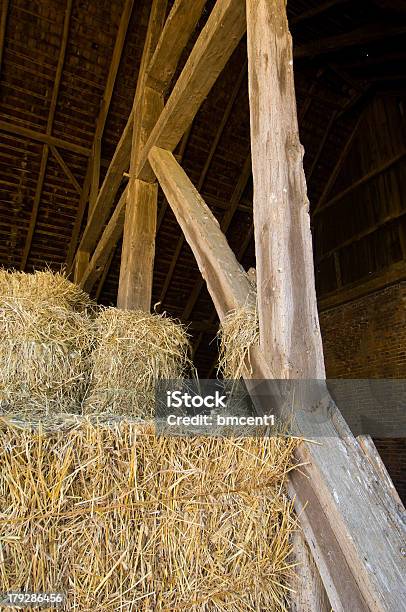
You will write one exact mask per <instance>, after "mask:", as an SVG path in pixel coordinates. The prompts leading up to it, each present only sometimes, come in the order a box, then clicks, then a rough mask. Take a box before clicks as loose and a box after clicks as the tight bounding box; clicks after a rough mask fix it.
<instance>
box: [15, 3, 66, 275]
mask: <svg viewBox="0 0 406 612" xmlns="http://www.w3.org/2000/svg"><path fill="white" fill-rule="evenodd" d="M72 4H73V0H67V3H66V9H65V17H64V22H63V32H62V41H61V47H60V50H59V57H58V64H57V68H56V74H55V80H54V86H53V89H52V97H51V103H50V108H49V113H48V120H47V129H46V133H47V136H51V134H52V127H53V123H54V117H55V111H56V105H57V102H58V94H59V86H60V84H61V78H62V70H63V65H64V63H65V55H66V47H67V44H68V36H69V25H70V18H71V13H72ZM48 154H49V145H48V144H45V145H44V147H43V150H42V158H41V165H40V173H39V177H38V182H37V188H36V191H35V196H34V202H33V207H32V212H31V219H30V224H29V226H28V232H27V236H26V240H25V245H24V250H23V255H22V259H21V265H20V267H21V270H25V266H26V265H27V259H28V256H29V254H30V250H31V244H32V239H33V236H34V231H35V225H36V222H37V216H38V210H39V205H40V202H41V195H42V186H43V184H44V179H45V174H46V169H47V162H48Z"/></svg>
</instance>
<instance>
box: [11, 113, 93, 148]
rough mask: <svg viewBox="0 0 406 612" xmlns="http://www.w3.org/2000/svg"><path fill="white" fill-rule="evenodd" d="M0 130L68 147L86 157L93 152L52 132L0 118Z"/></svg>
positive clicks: (56, 145) (60, 146)
mask: <svg viewBox="0 0 406 612" xmlns="http://www.w3.org/2000/svg"><path fill="white" fill-rule="evenodd" d="M0 130H3V131H4V132H7V133H9V134H15V135H17V136H24V138H28V139H30V140H35V141H37V142H42V143H45V144H48V145H54V146H55V147H59V148H61V149H66V150H67V151H72V152H73V153H77V154H78V155H83V156H84V157H89V155H90V153H91V149H88V148H87V147H82V146H80V145H77V144H75V143H73V142H68V141H67V140H64V139H63V138H58V137H57V136H51V135H50V134H43V133H42V132H38V131H36V130H33V129H31V128H27V127H24V126H22V125H16V124H13V123H9V122H8V121H3V120H0Z"/></svg>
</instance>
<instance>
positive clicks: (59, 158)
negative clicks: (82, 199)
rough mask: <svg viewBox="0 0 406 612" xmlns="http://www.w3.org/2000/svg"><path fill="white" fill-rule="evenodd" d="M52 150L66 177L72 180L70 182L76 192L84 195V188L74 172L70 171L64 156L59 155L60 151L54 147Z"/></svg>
mask: <svg viewBox="0 0 406 612" xmlns="http://www.w3.org/2000/svg"><path fill="white" fill-rule="evenodd" d="M50 149H51V152H52V155H53V156H54V157H55V159H56V161H57V162H58V164H59V165H60V167H61V168H62V170H63V171H64V172H65V174H66V176H67V177H68V179H69V180H70V182H71V183H72V185H73V186H74V188H75V189H76V191H77V192H78V193H82V187H81V186H80V185H79V183H78V182H77V180H76V179H75V177H74V176H73V174H72V171H71V170H70V168H69V166H68V165H67V164H66V162H65V160H64V159H63V157H62V155H61V154H60V153H59V151H58V149H57V148H56V147H54V146H53V145H51V146H50Z"/></svg>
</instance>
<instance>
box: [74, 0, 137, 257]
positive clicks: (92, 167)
mask: <svg viewBox="0 0 406 612" xmlns="http://www.w3.org/2000/svg"><path fill="white" fill-rule="evenodd" d="M133 5H134V0H126V2H125V4H124V8H123V12H122V13H121V18H120V23H119V26H118V30H117V36H116V40H115V44H114V49H113V55H112V58H111V62H110V67H109V72H108V75H107V81H106V86H105V88H104V93H103V98H102V101H101V105H100V111H99V114H98V117H97V120H96V127H95V134H94V138H93V145H92V149H91V152H92V156H91V158H90V159H89V161H88V165H87V168H86V175H85V180H84V184H83V190H82V194H81V198H80V201H79V205H78V211H77V215H76V219H75V223H74V227H73V231H72V236H71V241H70V244H69V248H68V254H67V265H68V267H70V266H71V264H72V261H73V257H74V252H75V249H76V245H77V242H78V238H79V234H80V228H81V226H82V221H83V216H84V214H85V210H86V205H87V202H88V199H89V197H90V202H89V204H90V205H89V215H91V212H92V211H93V210H94V208H95V206H96V202H97V198H98V192H99V177H100V159H101V140H102V136H103V132H104V126H105V124H106V119H107V115H108V112H109V108H110V103H111V98H112V95H113V90H114V84H115V81H116V77H117V72H118V68H119V66H120V61H121V56H122V53H123V48H124V42H125V37H126V34H127V29H128V25H129V22H130V18H131V13H132V9H133ZM131 121H132V115H131V116H130V118H129V120H128V122H129V123H131ZM130 129H132V124H131V127H130ZM120 141H121V140H120ZM125 153H127V155H128V156H129V151H128V152H127V151H125ZM113 159H114V158H113ZM127 167H128V164H127V165H125V167H123V169H122V170H121V173H120V176H119V182H118V185H117V189H118V186H119V184H120V181H121V177H122V173H123V172H124V170H125V169H126V168H127ZM107 176H110V175H109V171H107V175H106V178H107ZM115 193H116V192H114V195H115ZM107 214H108V213H107ZM103 224H104V221H101V225H102V226H103ZM78 250H81V251H87V252H90V249H86V248H82V249H81V248H80V247H79V249H78Z"/></svg>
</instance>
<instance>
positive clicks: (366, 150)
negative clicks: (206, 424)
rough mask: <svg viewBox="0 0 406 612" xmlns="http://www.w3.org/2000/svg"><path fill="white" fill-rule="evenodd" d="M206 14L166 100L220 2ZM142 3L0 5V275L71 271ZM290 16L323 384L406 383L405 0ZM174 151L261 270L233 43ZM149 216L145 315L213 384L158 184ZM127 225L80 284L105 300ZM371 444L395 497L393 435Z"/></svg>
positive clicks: (299, 9) (244, 102)
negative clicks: (171, 322)
mask: <svg viewBox="0 0 406 612" xmlns="http://www.w3.org/2000/svg"><path fill="white" fill-rule="evenodd" d="M174 4H175V3H174V2H173V1H169V2H168V3H167V14H170V11H171V8H172V7H173V5H174ZM200 4H204V7H203V10H202V13H201V16H200V17H199V19H198V21H197V25H196V27H195V29H194V31H193V34H192V36H191V38H190V40H189V42H188V43H187V46H186V48H185V49H184V51H183V53H182V55H181V57H180V60H179V62H178V64H177V67H176V71H175V72H174V74H173V75H171V79H170V82H168V83H167V84H166V85H165V87H164V88H163V94H164V101H167V100H168V99H169V97H170V95H171V92H172V91H173V87H174V85H175V84H176V82H177V79H178V77H179V75H180V74H181V72H182V69H183V68H184V66H185V64H186V62H187V59H188V57H189V55H190V52H191V50H192V49H193V46H194V44H195V42H196V40H197V39H198V37H199V34H200V33H201V32H202V30H203V28H204V26H205V24H206V23H207V20H208V18H209V16H210V14H211V11H212V10H213V7H214V5H215V4H216V3H215V2H214V0H207V2H206V3H200ZM150 10H151V0H136V1H133V0H108V1H107V0H66V1H65V0H57V1H55V0H30V1H29V2H26V1H23V0H2V5H1V22H0V133H1V139H0V207H1V213H0V215H1V216H0V265H1V266H3V267H5V268H8V269H16V270H21V271H25V272H31V271H34V270H38V269H44V268H50V269H52V270H55V271H57V270H61V269H65V270H66V271H67V272H68V273H69V274H70V276H71V277H72V279H73V278H75V280H78V281H80V280H81V277H83V271H82V272H81V274H80V273H79V272H80V270H79V267H80V266H79V265H78V264H80V253H81V252H82V250H81V244H83V237H84V235H85V231H86V226H87V224H88V222H89V219H91V217H92V211H93V210H94V206H95V205H96V204H97V199H98V196H99V194H100V192H101V190H102V186H103V184H104V181H105V180H106V176H107V175H108V173H109V171H110V169H111V165H110V164H111V162H112V160H113V159H114V156H115V154H116V152H117V151H118V149H119V148H120V142H121V140H122V138H123V132H124V131H125V130H126V128H128V125H129V121H130V120H131V116H132V111H133V103H134V95H135V92H136V87H137V79H138V75H139V71H140V65H141V59H142V54H143V49H144V43H145V38H146V34H147V29H148V21H149V16H150ZM287 16H288V20H289V28H290V31H291V34H292V39H293V58H294V59H293V61H294V81H295V92H296V103H297V116H298V124H299V132H300V140H301V143H302V145H303V147H304V170H305V175H306V181H307V191H308V197H309V202H310V216H311V228H312V237H313V251H314V272H315V280H316V290H317V305H318V312H319V317H320V326H321V332H322V338H323V346H324V356H325V363H326V370H327V376H328V377H329V378H399V379H401V378H406V331H405V330H406V326H405V322H406V317H405V299H406V291H405V288H406V285H405V280H406V216H405V213H406V203H405V199H404V193H405V191H406V184H405V183H406V172H405V167H406V160H405V153H406V148H405V142H406V139H405V136H406V126H405V93H406V86H405V85H406V80H405V77H406V71H405V65H406V62H405V59H406V52H405V34H406V6H405V3H404V2H403V1H402V0H358V1H357V2H352V1H350V0H318V1H315V0H311V1H308V0H306V1H305V0H289V1H288V2H287ZM132 120H133V121H136V120H137V117H136V116H135V117H134V116H133V119H132ZM130 125H131V124H130ZM174 155H175V158H176V160H177V161H178V162H179V163H180V164H181V166H182V168H183V169H184V170H185V172H186V174H187V176H188V177H189V178H190V180H191V181H192V183H193V184H194V185H195V187H196V188H197V190H198V191H199V193H200V194H201V195H202V197H203V199H204V201H205V202H206V204H207V205H208V206H209V208H210V210H211V211H212V213H213V214H214V216H215V217H216V219H217V220H218V222H219V224H220V227H221V230H222V231H223V232H224V234H225V235H226V237H227V241H228V243H229V245H230V247H231V249H232V250H233V251H234V253H235V255H236V257H237V259H238V261H239V262H240V264H241V265H242V267H243V268H244V269H245V270H249V269H251V268H255V267H256V257H255V240H254V219H253V180H252V167H251V145H250V111H249V87H248V59H247V40H246V36H245V35H244V36H243V37H242V39H241V41H240V42H239V44H238V45H237V46H236V48H235V50H234V51H233V53H232V54H231V57H230V58H229V60H228V61H227V63H226V65H225V67H224V69H223V70H222V72H221V74H220V76H219V78H218V79H217V80H216V82H215V83H214V85H213V87H212V88H211V90H210V92H209V93H208V95H207V97H206V98H205V100H204V101H203V103H202V104H201V106H200V108H199V110H198V112H197V114H196V116H195V117H194V119H193V122H192V123H191V125H190V127H189V129H187V130H186V131H185V133H184V134H183V137H182V139H181V140H180V142H179V144H178V145H177V147H176V149H175V151H174ZM95 160H96V162H95ZM124 164H126V167H125V170H124V171H121V172H120V176H119V179H118V183H117V184H118V187H117V189H116V190H115V193H114V194H113V197H112V198H111V201H109V206H108V209H107V210H106V211H105V215H104V216H103V217H102V218H101V219H100V221H99V222H97V219H96V221H95V223H94V227H96V230H95V231H96V234H97V236H95V239H94V241H93V242H94V243H93V245H92V248H91V250H90V253H88V259H87V261H86V260H85V262H84V263H85V267H86V266H88V265H89V259H91V257H92V255H93V253H94V252H95V248H96V245H97V243H98V240H99V239H100V236H101V235H102V233H103V230H104V229H105V228H106V227H107V225H108V223H109V221H111V219H112V217H113V214H114V213H115V212H116V210H117V207H118V204H119V203H120V201H121V198H122V197H123V194H124V193H125V190H126V188H127V185H128V183H129V168H130V156H129V153H128V154H127V158H126V161H125V162H124ZM156 223H157V227H156V241H155V258H154V272H153V284H152V299H151V310H153V311H154V312H157V313H164V312H166V313H168V314H169V315H170V316H171V317H174V318H177V319H179V320H180V321H182V322H183V323H185V324H186V325H187V326H188V329H189V333H190V334H191V337H192V344H193V361H194V364H195V366H196V368H197V371H198V373H199V376H200V377H201V378H212V377H215V376H216V374H217V362H218V342H217V338H216V334H217V331H218V325H219V319H218V315H217V313H216V309H215V307H214V305H213V301H212V298H211V296H210V294H209V292H208V290H207V288H206V284H205V282H204V280H203V279H202V276H201V273H200V271H199V268H198V265H197V263H196V259H195V255H194V253H193V251H192V249H191V248H190V246H189V245H188V243H187V241H186V239H185V237H184V234H183V232H182V229H181V228H180V226H179V224H178V222H177V220H176V218H175V215H174V214H173V212H172V210H171V206H170V205H169V204H168V202H167V200H166V198H165V196H164V194H163V192H162V190H161V189H159V196H158V211H157V221H156ZM123 226H124V218H122V217H120V223H118V226H117V227H118V230H117V227H116V234H115V235H114V237H113V238H111V240H110V244H109V250H108V252H107V253H104V254H103V259H102V264H101V265H98V266H96V267H95V268H94V269H93V270H92V273H91V274H90V275H88V276H87V277H86V279H87V280H86V283H85V284H84V285H83V287H84V288H85V289H86V290H87V291H89V293H90V295H91V296H92V297H93V298H94V299H96V300H97V302H98V303H99V304H102V305H106V306H107V305H114V306H115V305H116V304H117V296H118V292H119V282H120V265H121V261H122V260H121V254H122V233H123ZM375 444H376V446H377V448H378V450H379V452H380V454H381V457H382V459H383V461H384V463H385V465H386V468H387V470H388V472H389V474H390V476H391V478H392V480H393V482H394V484H395V486H396V488H397V490H398V493H399V495H400V496H401V497H402V498H403V499H405V498H406V478H405V473H404V462H405V460H406V444H405V441H404V440H403V439H382V440H379V439H377V440H375Z"/></svg>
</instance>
